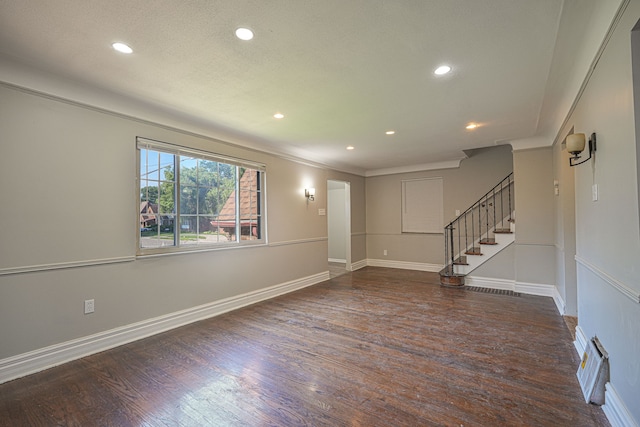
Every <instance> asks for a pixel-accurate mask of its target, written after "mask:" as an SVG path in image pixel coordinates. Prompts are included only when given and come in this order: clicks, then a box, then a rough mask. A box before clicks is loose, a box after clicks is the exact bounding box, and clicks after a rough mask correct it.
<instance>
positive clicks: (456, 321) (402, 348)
mask: <svg viewBox="0 0 640 427" xmlns="http://www.w3.org/2000/svg"><path fill="white" fill-rule="evenodd" d="M578 362H579V360H578V357H577V355H576V354H575V350H574V349H573V344H572V342H571V335H570V333H569V331H568V330H567V328H566V326H565V323H564V320H563V319H562V317H561V316H560V315H559V314H558V313H557V311H556V309H555V305H554V303H553V300H552V299H551V298H545V297H536V296H528V295H520V296H518V295H499V294H491V293H479V292H471V291H468V290H464V289H452V288H446V287H441V286H439V277H438V275H437V274H436V273H425V272H416V271H409V270H394V269H387V268H372V267H367V268H364V269H362V270H358V271H356V272H352V273H347V274H344V275H340V276H337V277H334V278H333V279H331V280H329V281H327V282H324V283H321V284H319V285H316V286H312V287H309V288H306V289H303V290H300V291H297V292H294V293H290V294H287V295H283V296H281V297H278V298H275V299H272V300H269V301H264V302H261V303H258V304H254V305H252V306H249V307H245V308H243V309H240V310H236V311H234V312H231V313H226V314H224V315H221V316H218V317H215V318H212V319H208V320H205V321H202V322H197V323H194V324H191V325H187V326H184V327H182V328H178V329H175V330H172V331H169V332H166V333H163V334H158V335H155V336H152V337H149V338H146V339H144V340H140V341H137V342H134V343H130V344H127V345H124V346H121V347H118V348H115V349H113V350H109V351H106V352H103V353H99V354H96V355H92V356H89V357H86V358H83V359H81V360H77V361H74V362H70V363H68V364H65V365H62V366H59V367H56V368H52V369H49V370H47V371H44V372H41V373H38V374H34V375H31V376H28V377H25V378H22V379H18V380H15V381H11V382H9V383H6V384H2V385H0V426H39V425H42V426H50V425H64V426H92V425H96V426H141V425H148V426H305V425H308V426H347V425H350V426H441V425H447V426H457V427H459V426H507V425H508V426H534V425H535V426H607V425H608V423H607V421H606V418H605V417H604V415H603V413H602V411H601V409H600V408H599V407H596V406H593V405H588V404H586V403H584V400H583V398H582V394H581V392H580V388H579V385H578V382H577V379H576V376H575V371H576V370H577V364H578Z"/></svg>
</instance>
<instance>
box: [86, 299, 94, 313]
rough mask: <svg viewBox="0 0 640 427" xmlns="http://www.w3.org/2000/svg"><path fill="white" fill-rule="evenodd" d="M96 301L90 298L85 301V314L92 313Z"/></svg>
mask: <svg viewBox="0 0 640 427" xmlns="http://www.w3.org/2000/svg"><path fill="white" fill-rule="evenodd" d="M95 308H96V307H95V301H94V300H92V299H88V300H85V301H84V314H90V313H93V312H94V311H95Z"/></svg>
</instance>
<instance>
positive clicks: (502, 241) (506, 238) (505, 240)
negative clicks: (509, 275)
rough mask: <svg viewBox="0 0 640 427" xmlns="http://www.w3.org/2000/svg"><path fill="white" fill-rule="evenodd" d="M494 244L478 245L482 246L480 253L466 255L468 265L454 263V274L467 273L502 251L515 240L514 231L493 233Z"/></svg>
mask: <svg viewBox="0 0 640 427" xmlns="http://www.w3.org/2000/svg"><path fill="white" fill-rule="evenodd" d="M494 237H495V239H496V243H497V244H495V245H480V247H481V248H482V255H467V264H468V265H454V266H453V271H454V273H456V274H464V275H467V274H469V273H471V272H472V271H473V270H475V269H476V268H478V267H480V266H481V265H482V264H484V263H485V262H487V261H488V260H490V259H491V258H492V257H494V256H495V255H496V254H498V253H500V252H501V251H503V250H504V249H505V248H506V247H508V246H509V245H511V244H512V243H513V242H514V241H515V240H516V235H515V233H508V234H506V233H505V234H495V236H494Z"/></svg>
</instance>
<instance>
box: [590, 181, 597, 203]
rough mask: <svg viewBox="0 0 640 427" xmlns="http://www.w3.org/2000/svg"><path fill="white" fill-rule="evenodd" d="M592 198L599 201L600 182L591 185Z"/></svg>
mask: <svg viewBox="0 0 640 427" xmlns="http://www.w3.org/2000/svg"><path fill="white" fill-rule="evenodd" d="M591 200H593V201H594V202H597V201H598V184H593V185H592V186H591Z"/></svg>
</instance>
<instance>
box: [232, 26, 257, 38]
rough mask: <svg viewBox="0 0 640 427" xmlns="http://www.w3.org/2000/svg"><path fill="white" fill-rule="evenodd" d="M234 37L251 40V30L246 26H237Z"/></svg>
mask: <svg viewBox="0 0 640 427" xmlns="http://www.w3.org/2000/svg"><path fill="white" fill-rule="evenodd" d="M236 37H237V38H239V39H240V40H251V39H252V38H253V31H251V30H250V29H248V28H242V27H241V28H238V29H237V30H236Z"/></svg>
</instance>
